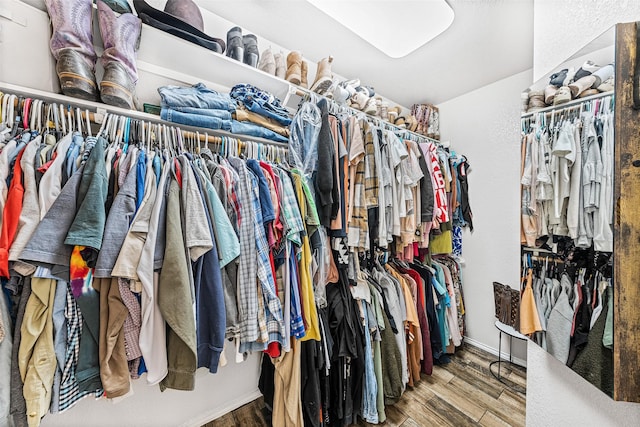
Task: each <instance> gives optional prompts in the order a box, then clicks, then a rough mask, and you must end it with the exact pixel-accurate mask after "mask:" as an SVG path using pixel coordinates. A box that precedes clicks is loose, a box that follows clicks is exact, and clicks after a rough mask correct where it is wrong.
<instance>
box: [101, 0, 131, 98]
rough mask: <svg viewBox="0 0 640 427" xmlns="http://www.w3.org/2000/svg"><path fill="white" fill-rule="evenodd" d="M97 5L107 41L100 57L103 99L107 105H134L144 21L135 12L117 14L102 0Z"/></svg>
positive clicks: (103, 37) (103, 33)
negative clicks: (137, 55)
mask: <svg viewBox="0 0 640 427" xmlns="http://www.w3.org/2000/svg"><path fill="white" fill-rule="evenodd" d="M97 4H98V23H99V26H100V34H101V35H102V41H103V43H104V53H103V54H102V57H101V58H100V61H101V63H102V66H103V68H104V76H103V77H102V81H101V82H100V98H101V99H102V102H104V103H105V104H109V105H113V106H116V107H121V108H129V109H131V108H134V92H135V89H136V83H137V82H138V69H137V68H136V50H138V47H139V45H140V33H141V31H142V21H140V19H138V17H137V16H135V15H134V14H132V13H123V14H122V15H120V16H116V14H115V12H114V11H113V10H111V8H110V7H109V6H107V4H106V3H104V2H103V1H102V0H98V1H97Z"/></svg>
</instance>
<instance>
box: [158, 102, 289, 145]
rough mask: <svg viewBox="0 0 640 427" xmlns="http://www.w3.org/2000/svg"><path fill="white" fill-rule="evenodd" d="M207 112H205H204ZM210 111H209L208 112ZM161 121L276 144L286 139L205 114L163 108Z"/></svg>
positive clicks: (248, 123)
mask: <svg viewBox="0 0 640 427" xmlns="http://www.w3.org/2000/svg"><path fill="white" fill-rule="evenodd" d="M205 111H207V110H205ZM208 111H211V110H208ZM160 117H161V118H162V119H163V120H166V121H168V122H172V123H178V124H182V125H187V126H194V127H201V128H207V129H221V130H225V131H227V132H231V133H234V134H237V135H246V136H255V137H259V138H265V139H269V140H271V141H276V142H287V141H288V138H285V137H284V136H282V135H279V134H277V133H275V132H273V131H272V130H269V129H267V128H264V127H262V126H259V125H256V124H254V123H250V122H239V121H237V120H225V119H221V118H220V117H214V116H211V115H207V114H194V113H185V112H181V111H176V110H172V109H170V108H163V109H162V110H161V111H160Z"/></svg>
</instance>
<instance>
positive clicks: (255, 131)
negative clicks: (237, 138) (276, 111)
mask: <svg viewBox="0 0 640 427" xmlns="http://www.w3.org/2000/svg"><path fill="white" fill-rule="evenodd" d="M231 132H232V133H235V134H238V135H248V136H257V137H259V138H265V139H268V140H271V141H276V142H288V141H289V138H286V137H284V136H282V135H278V134H277V133H275V132H274V131H272V130H269V129H267V128H265V127H262V126H259V125H256V124H253V123H250V122H239V121H237V120H231Z"/></svg>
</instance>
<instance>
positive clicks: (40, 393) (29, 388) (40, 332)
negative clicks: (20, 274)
mask: <svg viewBox="0 0 640 427" xmlns="http://www.w3.org/2000/svg"><path fill="white" fill-rule="evenodd" d="M56 285H57V282H56V280H53V279H42V278H38V277H34V278H32V279H31V296H29V300H28V301H27V305H26V307H25V311H24V320H23V321H22V327H21V328H20V331H21V333H22V340H21V341H20V348H19V350H18V367H19V369H20V377H21V378H22V382H23V383H24V388H23V391H22V393H23V395H24V400H25V401H26V404H27V421H28V423H29V426H30V427H33V426H39V425H40V419H41V418H42V417H43V416H44V415H45V414H46V413H47V411H48V409H49V403H50V401H51V388H52V386H53V375H54V373H55V370H56V354H55V350H54V348H53V318H52V311H53V299H54V296H55V293H56Z"/></svg>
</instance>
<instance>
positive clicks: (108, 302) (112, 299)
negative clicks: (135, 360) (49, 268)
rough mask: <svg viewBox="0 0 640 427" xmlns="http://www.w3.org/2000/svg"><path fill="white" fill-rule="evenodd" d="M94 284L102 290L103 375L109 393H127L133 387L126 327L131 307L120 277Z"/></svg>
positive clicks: (101, 334) (97, 281) (101, 367)
mask: <svg viewBox="0 0 640 427" xmlns="http://www.w3.org/2000/svg"><path fill="white" fill-rule="evenodd" d="M93 287H94V289H95V290H96V291H98V292H100V343H99V354H100V379H101V380H102V386H103V387H104V391H105V394H106V395H107V397H109V398H114V397H119V396H124V395H125V394H127V393H128V392H129V389H130V381H129V365H128V363H127V355H126V352H125V347H124V331H123V326H124V321H125V319H126V318H127V313H129V310H127V307H126V306H125V305H124V302H122V296H120V288H119V287H118V279H117V278H116V277H111V278H103V279H95V280H94V282H93Z"/></svg>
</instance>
